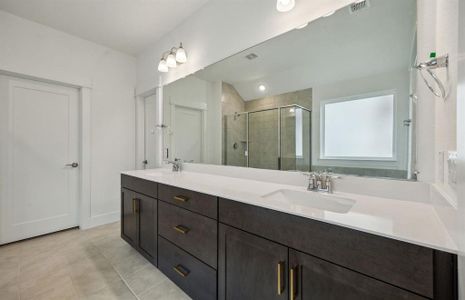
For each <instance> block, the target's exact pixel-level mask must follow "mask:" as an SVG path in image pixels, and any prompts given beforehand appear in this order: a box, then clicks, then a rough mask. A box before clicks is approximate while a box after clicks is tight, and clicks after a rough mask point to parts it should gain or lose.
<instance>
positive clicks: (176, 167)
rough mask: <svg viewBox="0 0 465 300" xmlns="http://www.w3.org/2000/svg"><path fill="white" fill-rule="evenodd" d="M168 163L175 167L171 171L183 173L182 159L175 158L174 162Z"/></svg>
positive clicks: (169, 161)
mask: <svg viewBox="0 0 465 300" xmlns="http://www.w3.org/2000/svg"><path fill="white" fill-rule="evenodd" d="M167 162H168V163H169V164H172V165H173V168H172V169H171V170H172V171H173V172H181V170H182V163H183V161H182V159H180V158H175V159H174V160H168V161H167Z"/></svg>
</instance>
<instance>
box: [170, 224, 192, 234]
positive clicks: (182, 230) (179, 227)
mask: <svg viewBox="0 0 465 300" xmlns="http://www.w3.org/2000/svg"><path fill="white" fill-rule="evenodd" d="M173 229H174V230H176V231H177V232H180V233H182V234H186V233H188V232H189V231H190V228H189V227H186V226H184V225H176V226H174V227H173Z"/></svg>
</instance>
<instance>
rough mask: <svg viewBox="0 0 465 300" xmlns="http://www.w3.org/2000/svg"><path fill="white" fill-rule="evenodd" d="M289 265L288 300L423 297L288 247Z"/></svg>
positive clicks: (384, 299)
mask: <svg viewBox="0 0 465 300" xmlns="http://www.w3.org/2000/svg"><path fill="white" fill-rule="evenodd" d="M289 265H290V269H289V299H290V300H302V299H319V300H329V299H334V300H340V299H344V300H360V299H370V300H372V299H379V300H381V299H382V300H393V299H415V300H426V298H423V297H420V296H418V295H416V294H413V293H409V292H407V291H405V290H403V289H400V288H397V287H395V286H392V285H389V284H386V283H384V282H381V281H378V280H376V279H373V278H370V277H367V276H364V275H362V274H360V273H356V272H354V271H351V270H349V269H346V268H343V267H340V266H337V265H334V264H332V263H329V262H326V261H324V260H321V259H318V258H316V257H313V256H310V255H307V254H304V253H301V252H298V251H296V250H292V249H290V250H289Z"/></svg>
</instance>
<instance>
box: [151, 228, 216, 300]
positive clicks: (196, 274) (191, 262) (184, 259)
mask: <svg viewBox="0 0 465 300" xmlns="http://www.w3.org/2000/svg"><path fill="white" fill-rule="evenodd" d="M158 268H159V269H160V270H161V271H162V272H163V273H164V274H165V275H166V276H168V278H170V279H171V280H172V281H173V282H174V283H175V284H176V285H177V286H179V287H180V288H181V289H183V290H184V291H185V292H186V293H187V294H188V295H189V296H190V297H192V298H193V299H194V300H195V299H199V300H208V299H216V271H215V270H214V269H212V268H210V267H209V266H207V265H206V264H204V263H202V262H201V261H200V260H198V259H196V258H194V257H193V256H191V255H189V254H188V253H187V252H185V251H184V250H182V249H180V248H178V247H176V246H175V245H173V244H172V243H170V242H169V241H167V240H165V239H164V238H163V237H160V238H159V239H158Z"/></svg>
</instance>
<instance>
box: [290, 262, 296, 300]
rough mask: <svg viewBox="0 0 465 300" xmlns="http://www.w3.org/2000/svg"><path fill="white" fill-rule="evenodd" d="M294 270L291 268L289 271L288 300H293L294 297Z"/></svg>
mask: <svg viewBox="0 0 465 300" xmlns="http://www.w3.org/2000/svg"><path fill="white" fill-rule="evenodd" d="M296 272H297V270H296V268H291V269H290V271H289V273H290V274H289V277H290V278H289V281H290V282H289V289H290V296H291V297H290V300H295V295H296V287H295V284H296V278H295V276H296Z"/></svg>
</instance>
